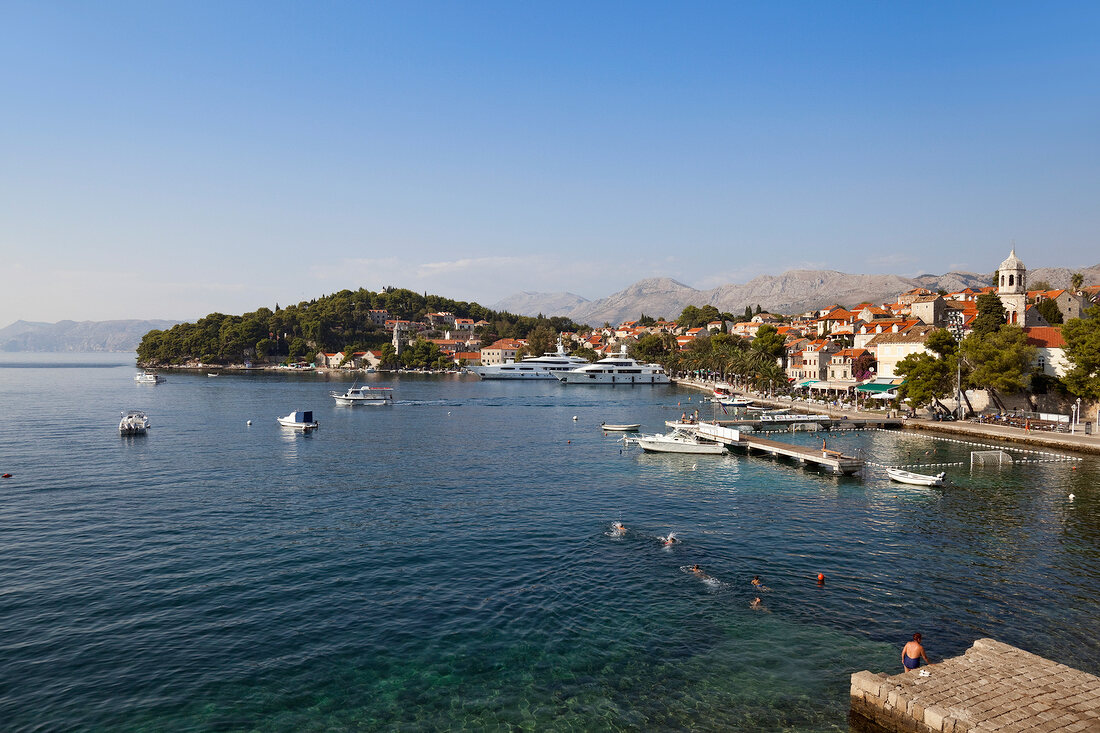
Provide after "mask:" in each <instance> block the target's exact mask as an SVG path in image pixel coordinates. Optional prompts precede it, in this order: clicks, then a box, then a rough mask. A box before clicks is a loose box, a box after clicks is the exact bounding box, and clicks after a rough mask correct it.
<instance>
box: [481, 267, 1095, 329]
mask: <svg viewBox="0 0 1100 733" xmlns="http://www.w3.org/2000/svg"><path fill="white" fill-rule="evenodd" d="M1074 272H1080V273H1081V274H1082V275H1084V276H1085V285H1096V284H1100V264H1097V265H1093V266H1091V267H1085V268H1079V269H1076V270H1070V269H1067V268H1064V267H1039V268H1036V269H1034V270H1030V271H1029V273H1028V278H1029V281H1030V282H1031V283H1038V282H1042V281H1046V282H1048V283H1050V285H1051V286H1052V287H1055V288H1064V287H1069V284H1070V278H1071V277H1072V276H1073V273H1074ZM992 282H993V273H988V274H978V273H973V272H949V273H947V274H944V275H918V276H916V277H903V276H901V275H855V274H850V273H845V272H837V271H836V270H788V271H787V272H784V273H783V274H782V275H761V276H760V277H757V278H754V279H752V280H750V281H749V282H747V283H742V284H735V283H730V284H728V285H720V286H718V287H716V288H713V289H711V290H697V289H695V288H693V287H691V286H689V285H685V284H683V283H682V282H678V281H676V280H673V279H671V278H667V277H658V278H648V279H645V280H639V281H638V282H636V283H634V284H633V285H631V286H630V287H628V288H626V289H625V290H620V291H619V292H617V293H614V294H612V295H609V296H607V297H605V298H600V299H598V300H587V299H585V298H582V297H580V296H578V295H574V294H572V293H531V292H522V293H516V294H515V295H511V296H508V297H507V298H504V299H503V300H501V301H499V302H497V303H494V304H493V305H492V306H490V307H491V308H492V309H493V310H504V311H508V312H510V313H517V314H519V315H527V316H534V315H537V314H539V313H544V314H546V315H555V316H567V317H569V318H571V319H573V320H574V321H576V322H577V323H586V324H588V325H591V326H598V325H601V324H603V323H605V322H607V323H611V324H618V323H621V322H623V321H629V320H634V319H636V318H638V317H639V316H640V315H641V314H642V313H645V314H646V315H649V316H653V317H655V318H657V317H664V318H667V319H669V320H673V319H675V318H676V317H677V316H679V315H680V312H681V311H682V310H683V309H684V307H685V306H688V305H694V306H704V305H713V306H714V307H716V308H717V309H718V310H719V311H723V312H729V313H733V314H734V315H738V314H741V313H743V312H744V310H745V306H752V307H755V306H757V305H759V306H760V307H761V308H763V309H764V310H767V311H773V312H776V313H801V312H803V311H807V310H812V309H816V308H825V307H828V306H830V305H834V304H839V305H843V306H849V307H850V306H853V305H855V304H857V303H862V302H870V303H885V302H889V301H893V300H895V299H896V298H897V296H898V294H899V293H903V292H905V291H907V290H912V289H913V288H917V287H923V288H928V289H929V290H933V291H935V290H938V289H940V288H942V289H943V290H946V291H947V292H954V291H957V290H963V289H965V288H981V287H985V286H987V285H990V284H991V283H992Z"/></svg>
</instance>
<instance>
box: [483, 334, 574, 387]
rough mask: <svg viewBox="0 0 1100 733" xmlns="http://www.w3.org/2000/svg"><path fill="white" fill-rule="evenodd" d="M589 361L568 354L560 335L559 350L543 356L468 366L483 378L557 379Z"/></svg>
mask: <svg viewBox="0 0 1100 733" xmlns="http://www.w3.org/2000/svg"><path fill="white" fill-rule="evenodd" d="M587 363H588V361H587V360H585V359H582V358H581V357H579V356H570V355H568V354H566V353H565V344H564V343H563V342H562V340H561V336H558V350H557V351H548V352H546V353H545V354H543V355H542V356H531V357H528V358H526V359H520V360H519V361H518V362H517V361H506V362H504V363H503V364H486V365H484V366H475V367H468V370H469V371H470V372H473V373H474V374H476V375H477V376H479V377H481V378H482V379H555V378H556V376H557V374H558V373H560V372H567V371H569V370H571V369H576V368H577V367H580V366H584V365H585V364H587Z"/></svg>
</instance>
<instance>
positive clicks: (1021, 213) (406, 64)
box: [0, 0, 1100, 326]
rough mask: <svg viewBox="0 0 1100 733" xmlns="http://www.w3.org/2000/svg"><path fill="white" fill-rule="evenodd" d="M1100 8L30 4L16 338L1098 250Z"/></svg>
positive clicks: (4, 92)
mask: <svg viewBox="0 0 1100 733" xmlns="http://www.w3.org/2000/svg"><path fill="white" fill-rule="evenodd" d="M1098 38H1100V3H1095V2H1076V3H1073V2H1053V3H1045V2H1032V3H1014V2H989V3H954V2H950V3H947V2H945V3H928V2H919V3H918V2H913V3H898V2H874V3H822V2H805V3H796V2H792V3H786V2H766V3H765V2H742V3H735V2H719V3H713V4H712V3H674V2H660V3H645V2H614V3H593V2H578V3H566V2H556V1H555V2H538V3H537V2H514V1H507V2H499V3H481V2H437V3H417V2H405V1H402V2H392V3H387V4H379V3H366V2H346V3H345V2H319V3H307V2H296V3H277V2H190V1H189V2H182V1H180V2H176V3H169V2H146V1H145V0H140V1H134V2H126V3H122V2H93V3H87V2H45V1H43V0H32V1H30V2H10V1H9V2H5V3H3V4H2V5H0V110H2V113H0V255H2V258H0V262H2V269H3V272H4V281H5V282H4V286H3V288H0V326H2V325H5V324H6V323H9V322H11V321H13V320H16V319H17V318H25V319H28V320H46V321H52V320H58V319H62V318H73V319H96V320H98V319H106V318H123V317H150V318H155V317H166V318H185V319H192V318H195V317H198V316H201V315H204V314H206V313H208V312H211V311H215V310H218V311H222V312H229V313H239V312H242V311H245V310H252V309H254V308H256V307H258V306H261V305H268V306H271V305H273V304H274V303H275V302H279V303H282V304H286V303H291V302H297V301H299V300H302V299H307V298H311V297H314V296H317V295H320V294H324V293H328V292H333V291H335V290H339V289H341V288H345V287H347V288H355V287H360V286H362V287H367V288H370V289H379V288H381V287H382V286H384V285H398V286H406V287H411V288H414V289H417V290H429V291H432V292H438V293H440V294H444V295H449V296H452V297H455V298H461V299H470V300H478V301H480V302H482V303H485V304H491V303H493V302H494V301H495V300H497V299H499V298H501V297H503V296H506V295H508V294H511V293H513V292H516V291H519V290H537V291H546V292H551V291H565V290H567V291H572V292H574V293H577V294H580V295H583V296H585V297H589V298H594V297H601V296H604V295H607V294H610V293H612V292H614V291H616V290H619V289H621V288H623V287H625V286H627V285H629V284H630V283H632V282H634V281H636V280H638V279H640V278H643V277H650V276H669V277H674V278H676V279H679V280H681V281H683V282H685V283H687V284H689V285H692V286H695V287H713V286H715V285H718V284H722V283H725V282H744V281H746V280H748V279H750V278H752V277H754V276H756V275H758V274H762V273H776V274H777V273H779V272H781V271H783V270H786V269H791V268H795V267H815V268H816V267H822V268H830V269H837V270H844V271H849V272H896V273H899V274H917V273H920V272H944V271H947V270H949V269H967V270H972V271H978V272H988V271H991V270H993V269H994V268H995V267H996V266H997V264H998V263H999V262H1000V261H1001V260H1002V259H1003V258H1004V257H1005V255H1006V254H1007V251H1008V248H1009V246H1010V242H1011V241H1012V240H1016V243H1017V251H1018V253H1019V255H1020V257H1021V258H1022V259H1023V260H1024V262H1025V263H1027V265H1028V266H1029V267H1038V266H1043V265H1048V266H1066V267H1075V266H1084V265H1091V264H1096V263H1097V262H1100V241H1098V240H1100V236H1098V233H1100V43H1098V41H1097V39H1098Z"/></svg>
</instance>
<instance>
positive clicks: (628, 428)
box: [600, 422, 642, 433]
mask: <svg viewBox="0 0 1100 733" xmlns="http://www.w3.org/2000/svg"><path fill="white" fill-rule="evenodd" d="M640 427H642V424H641V423H640V422H635V423H629V424H623V425H612V424H610V423H605V422H602V423H600V428H601V429H603V430H607V431H614V432H619V433H633V432H634V431H636V430H637V429H638V428H640Z"/></svg>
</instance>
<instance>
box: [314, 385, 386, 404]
mask: <svg viewBox="0 0 1100 733" xmlns="http://www.w3.org/2000/svg"><path fill="white" fill-rule="evenodd" d="M329 396H330V397H332V399H334V400H336V404H338V405H392V404H393V387H356V386H355V385H352V386H351V387H348V390H347V391H346V392H335V391H334V392H329Z"/></svg>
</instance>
